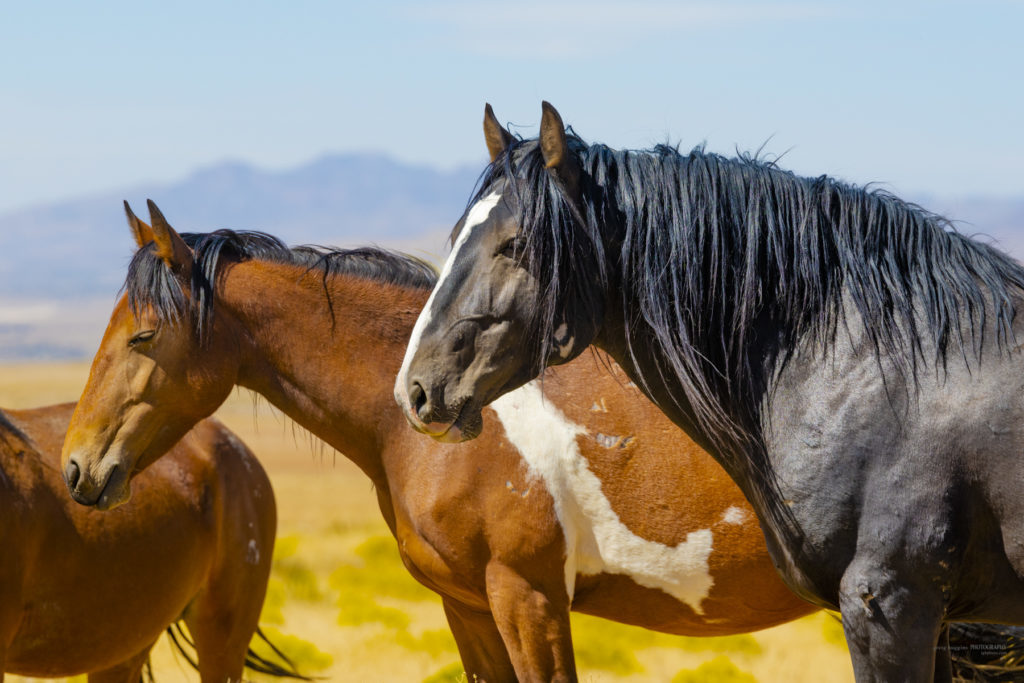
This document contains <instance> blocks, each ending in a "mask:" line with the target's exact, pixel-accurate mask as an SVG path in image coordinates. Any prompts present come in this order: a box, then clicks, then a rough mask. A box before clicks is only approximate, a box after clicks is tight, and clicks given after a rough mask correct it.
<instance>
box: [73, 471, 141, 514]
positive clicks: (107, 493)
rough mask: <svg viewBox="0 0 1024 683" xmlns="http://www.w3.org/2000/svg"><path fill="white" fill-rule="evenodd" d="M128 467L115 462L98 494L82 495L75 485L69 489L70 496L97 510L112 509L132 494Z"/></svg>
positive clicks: (126, 500) (125, 501)
mask: <svg viewBox="0 0 1024 683" xmlns="http://www.w3.org/2000/svg"><path fill="white" fill-rule="evenodd" d="M130 478H131V477H130V473H129V468H127V467H123V466H121V465H119V464H115V465H114V466H113V467H111V468H110V470H109V471H108V473H107V479H106V481H105V482H104V484H103V488H102V489H100V492H99V495H98V496H96V497H95V498H93V497H92V496H86V495H84V494H83V493H82V492H81V491H80V490H79V489H78V488H77V487H76V488H75V490H73V491H71V497H72V498H73V499H74V500H75V502H77V503H79V504H81V505H85V506H88V507H94V508H96V509H97V510H101V511H104V512H105V511H107V510H113V509H114V508H116V507H118V506H119V505H123V504H125V503H127V502H128V500H129V499H130V498H131V496H132V490H131V482H130V481H129V480H130Z"/></svg>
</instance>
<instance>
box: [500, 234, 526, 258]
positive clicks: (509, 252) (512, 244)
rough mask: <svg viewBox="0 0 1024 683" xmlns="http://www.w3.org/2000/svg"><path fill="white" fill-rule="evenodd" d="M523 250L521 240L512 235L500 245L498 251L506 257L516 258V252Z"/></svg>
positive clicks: (519, 252)
mask: <svg viewBox="0 0 1024 683" xmlns="http://www.w3.org/2000/svg"><path fill="white" fill-rule="evenodd" d="M522 250H523V242H522V240H520V239H519V238H518V237H513V238H512V239H510V240H509V241H508V242H505V244H504V245H502V247H501V250H500V251H499V252H498V253H499V254H501V255H502V256H504V257H506V258H516V256H517V255H518V254H521V253H522Z"/></svg>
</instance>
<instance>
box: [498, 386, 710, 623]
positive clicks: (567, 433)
mask: <svg viewBox="0 0 1024 683" xmlns="http://www.w3.org/2000/svg"><path fill="white" fill-rule="evenodd" d="M492 408H493V409H494V411H495V413H496V414H497V416H498V418H499V420H500V421H501V423H502V425H503V426H504V429H505V434H506V437H507V438H508V439H509V441H511V442H512V444H513V445H514V446H515V447H516V448H517V449H518V451H519V453H520V455H521V457H522V458H523V460H524V461H525V463H526V466H527V468H528V471H529V473H530V474H531V476H534V477H537V478H539V479H540V480H541V481H543V483H544V485H545V487H546V488H547V490H548V491H549V492H550V494H551V496H552V499H553V501H554V507H555V514H556V515H557V518H558V522H559V524H560V525H561V527H562V532H563V534H564V536H565V544H566V561H565V582H566V589H567V591H568V594H569V595H570V597H571V596H573V594H574V591H575V584H576V578H577V576H578V575H597V574H601V573H607V574H617V575H625V576H628V577H629V578H631V579H632V580H633V581H634V582H635V583H637V584H639V585H640V586H644V587H648V588H655V589H658V590H661V591H663V592H664V593H666V594H668V595H669V596H671V597H673V598H675V599H676V600H678V601H679V602H682V603H684V604H686V605H688V606H689V607H690V608H691V609H693V611H694V612H696V613H698V614H700V613H702V602H703V601H704V599H705V598H707V596H708V594H709V592H710V590H711V587H712V585H713V583H714V580H713V578H712V575H711V569H710V565H709V557H710V555H711V551H712V547H713V543H714V538H713V534H712V530H711V529H710V528H707V529H695V530H692V531H690V532H689V533H687V534H686V538H685V540H683V541H682V542H680V543H678V544H676V545H673V546H669V545H665V544H663V543H658V542H655V541H651V540H647V539H645V538H642V537H641V536H639V535H637V534H636V533H634V531H633V530H631V529H630V528H629V527H627V526H626V525H625V524H624V523H623V522H622V521H621V520H620V518H619V515H618V514H617V513H616V512H615V510H614V509H613V507H612V503H611V501H610V500H609V499H608V497H607V496H606V495H605V493H604V491H603V490H602V485H601V480H600V479H599V478H598V477H597V476H596V475H595V474H594V473H593V472H592V471H591V469H590V468H589V466H588V462H587V460H586V459H585V458H584V457H583V455H582V454H581V452H580V448H579V445H578V443H577V437H578V436H580V435H584V434H587V432H588V430H587V429H586V428H585V427H583V426H581V425H578V424H575V423H573V422H572V421H570V420H568V419H567V418H566V417H565V416H564V415H563V414H562V413H561V411H559V410H558V409H557V408H556V407H555V406H554V405H553V404H552V403H551V402H550V401H547V400H545V399H544V397H543V395H542V393H541V390H540V387H539V385H538V383H536V382H531V383H530V384H527V385H526V386H524V387H522V388H520V389H518V390H516V391H514V392H510V393H509V394H507V395H506V396H504V397H502V398H499V399H498V400H497V401H495V402H494V403H493V404H492ZM595 438H597V437H596V435H595Z"/></svg>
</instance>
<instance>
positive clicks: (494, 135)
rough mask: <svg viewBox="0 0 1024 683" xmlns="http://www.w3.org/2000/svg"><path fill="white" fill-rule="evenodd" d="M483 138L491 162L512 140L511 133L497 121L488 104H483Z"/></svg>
mask: <svg viewBox="0 0 1024 683" xmlns="http://www.w3.org/2000/svg"><path fill="white" fill-rule="evenodd" d="M484 139H485V140H486V141H487V151H488V152H490V153H491V163H494V160H495V159H497V158H498V157H499V156H501V153H502V152H504V151H505V150H506V149H508V146H509V145H511V144H512V142H513V138H512V133H509V132H508V131H507V130H506V129H505V127H504V126H502V125H501V124H500V123H498V118H497V117H496V116H495V115H494V110H493V109H491V105H489V104H486V105H484Z"/></svg>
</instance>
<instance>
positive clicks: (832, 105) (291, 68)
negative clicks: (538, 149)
mask: <svg viewBox="0 0 1024 683" xmlns="http://www.w3.org/2000/svg"><path fill="white" fill-rule="evenodd" d="M1021 27H1024V1H1022V0H987V1H986V0H978V1H975V2H941V1H940V2H906V3H900V4H896V3H893V2H875V1H873V0H868V1H861V2H813V3H812V2H648V1H646V0H640V1H635V2H630V3H610V2H601V1H600V0H590V1H585V2H554V1H550V2H544V1H534V0H525V1H521V2H514V3H513V2H507V1H506V2H496V3H491V2H484V1H481V0H474V1H470V2H462V1H450V2H440V3H412V2H386V1H383V2H382V1H377V2H365V3H352V4H351V5H350V4H349V3H345V2H314V1H304V0H294V1H292V2H266V1H249V2H244V3H243V2H212V1H210V0H206V1H204V2H187V1H186V2H181V1H179V2H174V3H159V4H157V3H149V2H141V1H139V0H134V1H133V2H119V1H117V2H102V3H79V2H71V1H59V0H55V1H53V2H38V3H8V4H7V5H5V7H4V10H3V12H2V20H0V64H2V65H3V67H2V69H0V94H2V100H0V102H2V106H0V212H2V211H8V210H13V209H16V208H19V207H22V206H27V205H31V204H37V203H42V202H49V201H53V200H59V199H66V198H74V197H79V196H83V195H87V194H90V193H93V192H98V191H103V190H110V189H117V188H123V187H130V186H133V185H137V184H140V183H148V182H152V181H171V180H175V179H178V178H181V177H183V176H184V175H186V174H188V173H189V172H190V171H192V170H194V169H196V168H198V167H202V166H207V165H210V164H214V163H217V162H219V161H223V160H227V159H232V160H242V161H247V162H250V163H254V164H256V165H259V166H261V167H264V168H270V169H275V168H287V167H290V166H295V165H299V164H301V163H303V162H305V161H308V160H310V159H313V158H315V157H318V156H320V155H322V154H325V153H331V152H346V151H367V150H374V151H382V152H385V153H387V154H389V155H391V156H393V157H395V158H398V159H401V160H404V161H411V162H417V163H423V164H429V165H433V166H437V167H440V168H450V167H453V166H456V165H460V164H482V163H483V160H484V146H483V139H482V134H481V132H480V120H481V117H482V111H483V105H484V102H491V103H492V104H493V105H494V107H495V110H496V112H497V114H498V117H499V118H500V119H501V120H502V121H511V122H514V123H516V124H519V125H521V126H522V128H521V129H520V130H521V131H522V132H523V133H524V134H528V135H532V134H534V133H535V131H536V126H537V124H538V122H539V120H540V101H541V100H542V99H547V100H549V101H551V102H552V103H553V104H555V106H556V107H558V109H559V111H560V112H561V113H562V116H563V118H564V119H565V121H566V122H567V123H570V124H572V125H573V126H574V128H575V129H576V130H577V132H579V133H580V134H581V135H582V136H583V137H584V138H585V139H587V140H591V141H600V142H605V143H608V144H610V145H612V146H615V147H648V146H650V145H652V144H655V143H658V142H665V141H669V142H672V143H679V144H681V145H682V146H683V147H684V148H689V147H691V146H693V145H695V144H698V143H700V142H702V141H706V142H707V144H708V148H709V149H711V150H714V151H719V152H723V153H728V154H731V153H732V152H733V151H734V150H735V149H736V148H737V147H738V148H739V149H742V150H750V149H756V148H758V147H760V146H761V145H762V143H765V141H767V145H766V147H765V149H766V150H767V151H769V152H771V153H775V154H782V153H785V156H784V157H783V160H782V162H781V163H782V165H783V166H785V167H787V168H792V169H793V170H795V171H797V172H799V173H801V174H805V175H818V174H821V173H829V174H831V175H835V176H838V177H841V178H844V179H846V180H849V181H852V182H857V183H865V182H869V181H880V182H883V183H886V184H887V186H888V187H889V188H890V189H893V190H895V191H897V192H902V193H907V194H915V195H919V194H921V193H933V194H947V195H958V196H959V195H979V194H981V195H1002V196H1007V195H1024V170H1022V168H1021V164H1022V159H1024V125H1022V122H1024V76H1022V71H1024V47H1021V46H1022V45H1024V41H1022V40H1021V37H1020V31H1021ZM468 191H469V188H467V193H468Z"/></svg>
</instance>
